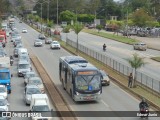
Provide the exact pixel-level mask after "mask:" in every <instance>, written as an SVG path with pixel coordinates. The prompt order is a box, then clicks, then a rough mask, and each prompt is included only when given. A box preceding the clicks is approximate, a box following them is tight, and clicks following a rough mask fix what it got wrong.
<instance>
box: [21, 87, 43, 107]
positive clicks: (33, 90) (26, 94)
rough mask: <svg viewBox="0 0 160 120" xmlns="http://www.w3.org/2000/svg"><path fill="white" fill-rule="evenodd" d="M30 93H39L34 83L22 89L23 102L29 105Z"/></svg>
mask: <svg viewBox="0 0 160 120" xmlns="http://www.w3.org/2000/svg"><path fill="white" fill-rule="evenodd" d="M32 94H41V90H40V89H39V87H38V86H36V85H27V86H26V87H25V91H24V97H23V98H24V102H25V103H26V105H30V103H31V96H32Z"/></svg>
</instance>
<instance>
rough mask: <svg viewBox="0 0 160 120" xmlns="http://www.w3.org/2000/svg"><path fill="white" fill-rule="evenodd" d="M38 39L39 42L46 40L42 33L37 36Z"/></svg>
mask: <svg viewBox="0 0 160 120" xmlns="http://www.w3.org/2000/svg"><path fill="white" fill-rule="evenodd" d="M38 38H39V39H41V40H44V39H46V37H45V35H44V34H42V33H40V34H39V36H38Z"/></svg>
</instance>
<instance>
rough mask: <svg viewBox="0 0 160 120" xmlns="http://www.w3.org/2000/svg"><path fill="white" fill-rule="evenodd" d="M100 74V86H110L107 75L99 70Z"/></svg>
mask: <svg viewBox="0 0 160 120" xmlns="http://www.w3.org/2000/svg"><path fill="white" fill-rule="evenodd" d="M100 72H101V77H102V79H101V83H102V85H110V79H109V77H108V74H107V73H106V72H105V71H104V70H100Z"/></svg>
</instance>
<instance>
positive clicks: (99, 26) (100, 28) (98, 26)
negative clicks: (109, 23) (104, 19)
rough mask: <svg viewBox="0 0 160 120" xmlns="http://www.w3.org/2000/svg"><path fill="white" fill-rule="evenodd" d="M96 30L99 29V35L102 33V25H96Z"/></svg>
mask: <svg viewBox="0 0 160 120" xmlns="http://www.w3.org/2000/svg"><path fill="white" fill-rule="evenodd" d="M96 28H97V29H98V33H99V32H100V30H102V28H103V27H102V25H96Z"/></svg>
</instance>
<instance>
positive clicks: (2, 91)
mask: <svg viewBox="0 0 160 120" xmlns="http://www.w3.org/2000/svg"><path fill="white" fill-rule="evenodd" d="M0 96H4V98H7V87H6V86H5V85H0Z"/></svg>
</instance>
